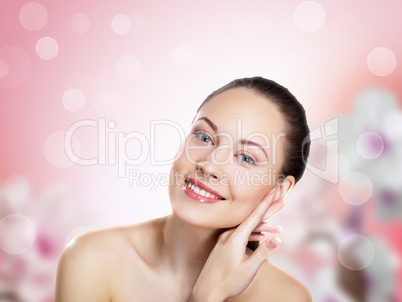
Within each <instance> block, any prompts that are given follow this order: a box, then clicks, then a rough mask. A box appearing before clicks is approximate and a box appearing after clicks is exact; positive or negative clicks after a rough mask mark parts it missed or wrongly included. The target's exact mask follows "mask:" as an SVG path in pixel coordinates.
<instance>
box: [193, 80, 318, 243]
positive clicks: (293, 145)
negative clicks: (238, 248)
mask: <svg viewBox="0 0 402 302" xmlns="http://www.w3.org/2000/svg"><path fill="white" fill-rule="evenodd" d="M238 87H243V88H248V89H251V90H253V91H254V92H256V93H258V94H260V95H262V96H265V97H266V98H267V99H268V100H269V101H271V102H272V103H273V104H275V105H276V106H277V108H278V109H279V111H280V112H281V113H282V116H283V118H284V119H285V124H286V128H285V144H284V162H283V165H282V167H281V169H280V172H279V173H278V177H279V178H282V179H284V178H285V177H286V176H287V175H292V176H293V177H294V178H295V182H296V183H297V182H298V181H299V180H300V178H301V177H302V176H303V173H304V171H305V168H306V163H307V158H308V156H309V153H310V143H311V141H310V134H309V133H310V129H309V127H308V125H307V118H306V112H305V110H304V108H303V106H302V104H300V102H299V101H298V100H297V99H296V98H295V96H294V95H293V94H292V93H290V91H289V90H288V89H287V88H285V87H283V86H281V85H280V84H278V83H276V82H274V81H272V80H268V79H265V78H263V77H252V78H243V79H236V80H233V81H231V82H230V83H228V84H226V85H225V86H223V87H221V88H219V89H218V90H216V91H214V92H212V93H211V94H210V95H209V96H208V97H207V98H206V99H205V100H204V101H203V102H202V104H201V105H200V107H199V108H198V110H197V113H198V111H199V110H200V109H201V108H202V107H203V106H204V105H205V104H206V103H207V102H209V101H210V100H211V99H212V98H213V97H214V96H216V95H218V94H220V93H222V92H224V91H226V90H228V89H231V88H238ZM247 246H248V247H249V248H251V249H252V250H255V249H256V248H257V247H258V241H249V244H248V245H247Z"/></svg>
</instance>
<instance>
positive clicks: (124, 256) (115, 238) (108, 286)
mask: <svg viewBox="0 0 402 302" xmlns="http://www.w3.org/2000/svg"><path fill="white" fill-rule="evenodd" d="M149 223H150V222H143V223H138V224H131V225H122V226H115V227H107V228H101V229H96V230H92V231H89V232H86V233H84V234H81V235H79V236H76V237H75V238H74V239H72V240H71V241H70V242H69V243H68V244H67V246H66V247H65V248H64V250H63V252H62V254H61V256H60V259H59V263H58V268H57V282H56V297H57V301H78V300H80V301H95V300H96V301H110V293H111V292H112V290H113V286H114V283H115V282H116V280H115V279H116V278H115V277H110V276H114V275H116V274H113V272H114V271H116V270H119V269H120V268H121V267H122V266H123V265H124V264H126V263H127V261H132V262H133V263H135V264H138V263H139V262H138V260H140V258H139V257H138V253H137V250H136V247H135V244H134V242H135V241H136V238H140V235H141V234H143V233H144V232H145V231H146V230H147V229H148V228H149V227H148V225H149ZM133 267H135V266H133Z"/></svg>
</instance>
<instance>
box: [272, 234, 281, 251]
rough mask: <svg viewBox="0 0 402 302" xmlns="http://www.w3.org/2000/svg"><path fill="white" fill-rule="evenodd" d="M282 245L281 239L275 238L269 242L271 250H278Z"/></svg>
mask: <svg viewBox="0 0 402 302" xmlns="http://www.w3.org/2000/svg"><path fill="white" fill-rule="evenodd" d="M280 244H281V239H280V238H279V237H274V238H272V239H271V241H270V242H269V248H270V249H271V250H273V249H275V248H277V247H278V246H279V245H280Z"/></svg>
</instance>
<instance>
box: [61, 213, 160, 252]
mask: <svg viewBox="0 0 402 302" xmlns="http://www.w3.org/2000/svg"><path fill="white" fill-rule="evenodd" d="M155 221H156V219H153V220H148V221H143V222H138V223H134V224H126V225H119V226H113V227H105V228H99V229H95V230H91V231H88V232H85V233H83V234H81V235H78V236H76V237H75V238H74V239H72V240H71V241H70V242H69V243H68V244H67V246H66V247H65V249H64V251H63V254H65V253H77V254H78V253H79V254H81V255H83V256H84V255H85V254H87V253H90V254H91V255H93V256H99V257H107V256H111V257H113V256H114V255H115V253H119V254H120V255H121V254H122V252H123V251H126V252H127V250H132V251H136V247H137V245H139V242H140V240H141V238H144V235H150V233H151V232H152V225H154V224H155Z"/></svg>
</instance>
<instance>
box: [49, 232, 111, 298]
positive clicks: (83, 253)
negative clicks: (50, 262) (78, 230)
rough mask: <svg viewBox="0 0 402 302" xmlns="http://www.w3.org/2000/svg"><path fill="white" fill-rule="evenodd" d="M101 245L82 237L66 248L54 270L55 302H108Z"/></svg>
mask: <svg viewBox="0 0 402 302" xmlns="http://www.w3.org/2000/svg"><path fill="white" fill-rule="evenodd" d="M97 241H98V242H97ZM100 245H101V242H99V240H97V239H96V238H94V236H93V235H91V234H90V235H88V234H84V235H81V236H78V237H77V238H75V239H74V241H72V242H70V244H69V245H68V246H67V247H66V249H65V250H64V251H63V253H62V255H61V257H60V260H59V264H58V267H57V280H56V292H55V302H82V301H86V302H91V301H94V302H95V301H96V302H103V301H104V302H109V301H110V297H109V291H108V289H109V288H108V286H107V282H106V278H105V276H108V275H109V274H110V272H107V264H106V263H105V259H104V257H103V256H102V252H101V250H102V248H101V246H100ZM102 258H103V259H102Z"/></svg>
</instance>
